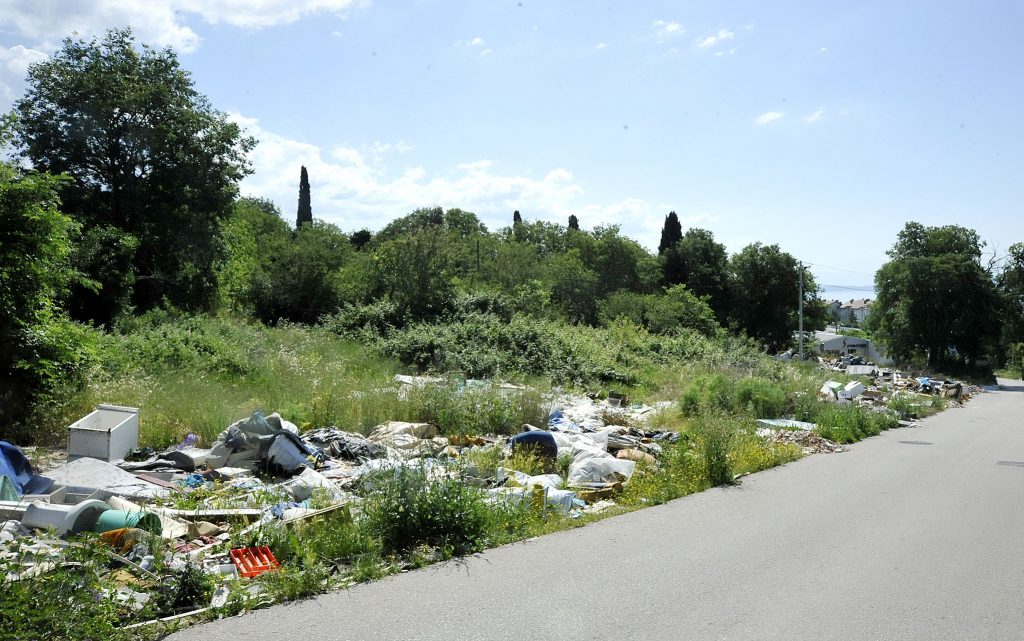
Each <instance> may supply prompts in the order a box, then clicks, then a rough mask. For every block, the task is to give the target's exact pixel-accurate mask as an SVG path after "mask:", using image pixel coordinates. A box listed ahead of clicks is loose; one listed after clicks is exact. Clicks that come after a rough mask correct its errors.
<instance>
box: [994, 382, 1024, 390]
mask: <svg viewBox="0 0 1024 641" xmlns="http://www.w3.org/2000/svg"><path fill="white" fill-rule="evenodd" d="M999 391H1000V392H1024V381H1017V382H1014V383H1010V384H1007V383H1000V384H999Z"/></svg>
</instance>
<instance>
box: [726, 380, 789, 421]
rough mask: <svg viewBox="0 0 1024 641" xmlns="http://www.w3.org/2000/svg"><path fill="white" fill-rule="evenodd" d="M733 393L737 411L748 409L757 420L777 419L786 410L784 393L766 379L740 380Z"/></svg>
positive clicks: (776, 384)
mask: <svg viewBox="0 0 1024 641" xmlns="http://www.w3.org/2000/svg"><path fill="white" fill-rule="evenodd" d="M735 393H736V406H737V409H743V408H749V409H751V410H752V411H753V413H754V415H755V416H756V417H757V418H778V417H780V416H782V414H783V412H785V410H786V392H785V391H783V389H782V387H781V386H780V385H779V384H778V383H775V382H772V381H769V380H767V379H763V378H744V379H741V380H740V381H739V382H738V383H736V392H735Z"/></svg>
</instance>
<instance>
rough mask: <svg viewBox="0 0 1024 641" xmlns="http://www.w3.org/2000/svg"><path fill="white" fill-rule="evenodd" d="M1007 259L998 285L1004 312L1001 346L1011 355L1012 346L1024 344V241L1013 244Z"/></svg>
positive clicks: (997, 282)
mask: <svg viewBox="0 0 1024 641" xmlns="http://www.w3.org/2000/svg"><path fill="white" fill-rule="evenodd" d="M1005 260H1006V262H1005V265H1004V266H1003V269H1002V271H1001V272H1000V273H999V276H998V277H997V278H996V287H997V289H998V293H999V298H1000V311H1001V313H1002V331H1001V335H1000V341H999V342H1000V348H1001V350H1002V352H1003V354H1006V355H1007V356H1009V349H1010V348H1011V347H1013V346H1014V345H1019V344H1024V243H1015V244H1013V245H1011V246H1010V249H1009V252H1008V253H1007V255H1006V259H1005ZM1022 355H1024V353H1022Z"/></svg>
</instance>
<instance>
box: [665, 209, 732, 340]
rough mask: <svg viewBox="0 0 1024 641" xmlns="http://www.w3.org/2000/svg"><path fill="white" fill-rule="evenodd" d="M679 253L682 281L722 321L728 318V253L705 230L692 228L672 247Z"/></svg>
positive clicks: (712, 235) (729, 293)
mask: <svg viewBox="0 0 1024 641" xmlns="http://www.w3.org/2000/svg"><path fill="white" fill-rule="evenodd" d="M672 250H674V252H675V253H676V254H677V256H678V261H679V272H680V275H681V282H682V284H684V285H686V287H687V289H689V290H690V291H691V292H693V294H694V295H696V296H698V297H702V298H703V297H706V298H707V300H708V304H709V305H710V306H711V309H712V310H714V312H715V317H716V318H717V319H718V320H719V322H725V321H726V319H727V318H728V314H729V307H730V298H731V291H730V288H729V256H728V254H727V253H726V251H725V245H722V244H721V243H716V242H715V236H714V234H712V233H711V232H710V231H708V230H706V229H696V228H694V229H690V230H688V231H687V232H686V234H685V235H683V237H682V239H680V240H679V242H677V243H676V245H675V247H673V248H672Z"/></svg>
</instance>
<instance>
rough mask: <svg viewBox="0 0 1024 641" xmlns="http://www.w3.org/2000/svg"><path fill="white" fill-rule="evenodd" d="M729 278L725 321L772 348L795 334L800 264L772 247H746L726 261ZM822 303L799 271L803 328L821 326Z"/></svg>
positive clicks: (807, 277) (808, 278)
mask: <svg viewBox="0 0 1024 641" xmlns="http://www.w3.org/2000/svg"><path fill="white" fill-rule="evenodd" d="M729 267H730V269H731V271H732V277H733V280H734V284H733V291H734V305H733V310H732V314H731V317H730V318H731V324H732V326H733V327H735V328H736V329H739V330H742V331H744V332H746V333H747V335H748V336H750V337H752V338H755V339H757V340H758V341H759V342H761V343H763V344H764V345H765V346H766V347H767V348H768V350H769V351H772V352H775V351H778V350H780V349H782V348H783V347H786V346H788V345H789V344H790V343H792V341H793V334H794V332H796V330H797V328H798V326H799V321H798V307H799V297H800V294H799V288H800V285H799V282H800V267H799V264H798V263H797V260H796V258H794V257H793V256H791V255H790V254H787V253H786V252H784V251H782V250H781V249H779V246H778V245H768V246H765V245H762V244H761V243H753V244H750V245H747V246H746V247H744V248H743V250H742V251H740V252H739V253H738V254H735V255H734V256H733V257H732V259H731V260H730V263H729ZM824 325H825V306H824V304H822V303H821V301H820V300H819V299H818V287H817V285H816V284H815V283H814V278H813V277H812V276H811V275H810V274H809V273H808V272H807V271H806V270H804V329H805V330H813V329H822V328H824Z"/></svg>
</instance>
